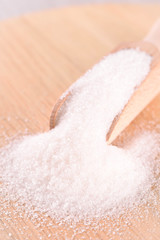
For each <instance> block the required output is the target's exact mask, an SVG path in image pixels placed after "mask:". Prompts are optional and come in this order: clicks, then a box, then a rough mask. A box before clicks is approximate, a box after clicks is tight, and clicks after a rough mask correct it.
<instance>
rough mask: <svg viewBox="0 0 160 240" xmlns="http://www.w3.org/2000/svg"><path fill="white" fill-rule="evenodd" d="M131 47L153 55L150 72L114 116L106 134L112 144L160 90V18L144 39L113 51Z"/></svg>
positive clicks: (57, 106) (60, 102)
mask: <svg viewBox="0 0 160 240" xmlns="http://www.w3.org/2000/svg"><path fill="white" fill-rule="evenodd" d="M129 48H132V49H133V48H139V49H140V50H142V51H145V52H146V53H147V54H149V55H151V56H152V62H151V66H150V72H149V74H148V75H147V77H146V78H145V79H144V80H143V81H142V83H141V84H140V85H139V86H138V87H137V89H135V91H134V93H133V94H132V96H131V98H130V99H129V101H128V103H127V104H126V105H125V106H124V108H123V110H122V111H121V112H120V113H119V114H118V115H117V116H116V117H115V118H114V120H113V122H112V124H111V127H110V129H109V131H108V133H107V135H106V141H107V143H108V144H111V143H112V142H113V141H114V140H115V139H116V138H117V137H118V135H119V134H120V133H121V132H122V131H123V130H124V129H125V128H126V127H127V126H128V125H129V124H130V123H131V122H132V121H133V120H134V119H135V117H136V116H137V115H138V114H139V113H140V112H141V111H142V110H143V109H144V108H145V107H146V106H147V105H148V104H149V103H150V102H151V101H152V100H153V99H154V98H155V97H156V96H157V95H158V93H159V92H160V52H159V50H160V19H159V20H157V21H156V23H155V24H154V25H153V27H152V29H151V30H150V32H149V33H148V34H147V36H146V37H145V38H144V40H143V41H139V42H131V43H123V44H121V45H120V46H118V47H117V48H115V49H114V50H113V51H112V52H111V53H115V52H117V51H119V50H121V49H129ZM69 95H70V93H69V92H68V93H67V94H64V97H61V98H59V99H58V101H57V103H56V104H55V106H54V108H53V111H52V113H51V117H50V129H52V128H54V127H55V125H56V118H57V115H58V112H59V110H60V108H61V106H62V105H63V103H64V102H65V101H66V100H67V98H68V96H69Z"/></svg>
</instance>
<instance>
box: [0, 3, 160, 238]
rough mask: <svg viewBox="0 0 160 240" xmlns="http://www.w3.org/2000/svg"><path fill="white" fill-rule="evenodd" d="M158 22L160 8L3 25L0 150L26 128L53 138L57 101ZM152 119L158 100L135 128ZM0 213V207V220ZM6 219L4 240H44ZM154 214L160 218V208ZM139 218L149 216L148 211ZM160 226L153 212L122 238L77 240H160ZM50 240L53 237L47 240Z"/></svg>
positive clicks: (54, 13)
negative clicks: (51, 125) (6, 139)
mask: <svg viewBox="0 0 160 240" xmlns="http://www.w3.org/2000/svg"><path fill="white" fill-rule="evenodd" d="M158 17H160V5H150V6H148V5H145V6H144V5H143V6H139V5H130V6H129V5H124V4H123V5H112V4H108V5H107V4H106V5H95V6H92V5H88V6H85V7H70V8H66V9H65V8H64V9H58V10H50V11H47V12H45V11H44V12H41V13H38V14H30V15H26V16H23V17H21V18H17V19H15V20H12V19H11V20H7V21H2V22H1V23H0V136H2V139H1V144H2V145H4V138H3V136H5V135H7V136H8V135H10V136H11V135H14V134H16V133H17V132H19V131H22V132H25V130H26V128H27V129H28V130H29V132H30V133H35V132H39V131H43V130H48V129H49V116H50V113H51V110H52V107H53V104H54V103H55V100H56V99H57V98H58V96H59V95H60V94H62V92H63V91H64V90H65V89H66V88H67V87H68V86H70V84H71V83H73V82H74V81H75V80H76V79H77V78H78V77H79V76H80V75H82V74H83V73H84V72H85V71H86V70H87V69H89V68H90V67H91V66H93V64H95V63H96V62H98V61H99V60H100V59H101V58H102V57H103V56H104V55H106V54H107V53H108V52H109V51H110V50H111V49H113V48H114V47H115V46H117V45H118V44H119V43H121V42H123V41H136V40H140V39H142V38H143V37H144V36H145V34H146V33H147V31H148V30H149V29H150V27H151V26H152V24H153V22H154V21H155V20H156V19H157V18H158ZM151 112H152V114H151ZM153 119H158V121H159V120H160V95H159V96H158V97H157V98H156V99H155V100H154V101H153V102H152V103H151V104H150V105H149V107H148V108H146V109H145V111H143V112H142V113H141V114H140V115H139V117H138V118H137V119H136V120H135V121H134V123H133V124H132V125H131V126H132V127H133V126H134V124H137V125H140V124H141V123H143V124H144V125H145V121H147V122H148V121H152V120H153ZM127 133H128V132H127ZM0 200H1V199H0ZM2 202H3V199H2ZM2 208H3V204H0V214H1V213H3V211H2ZM6 211H7V209H6ZM8 211H9V212H10V213H11V219H10V220H8V221H6V219H7V217H8V216H6V215H5V214H2V216H0V240H26V239H27V237H26V235H27V234H32V235H31V236H30V237H29V240H40V238H39V235H38V231H37V229H35V226H34V224H33V223H32V222H31V221H30V220H27V219H26V218H25V217H20V218H19V217H17V216H15V215H13V214H12V208H11V207H10V208H9V209H8ZM156 212H157V213H159V214H160V207H159V206H157V209H156ZM142 215H143V216H145V212H143V209H142ZM159 216H160V215H159ZM15 218H16V219H15ZM113 224H114V223H113ZM122 224H123V223H122ZM159 224H160V219H159V218H158V215H156V216H155V215H154V212H153V211H152V210H149V215H147V218H146V219H145V217H144V218H142V219H141V220H139V221H137V220H136V219H134V218H133V219H132V221H131V222H130V225H129V226H127V228H125V231H124V234H123V237H122V238H121V237H120V236H118V235H116V234H114V235H113V234H112V233H113V232H114V225H113V229H112V230H113V231H112V232H109V229H106V231H105V232H104V231H99V232H96V233H95V234H94V233H93V231H90V230H88V231H87V232H84V233H83V234H81V235H77V236H75V238H74V240H80V239H86V240H89V239H90V240H95V239H96V240H102V239H103V240H111V239H112V240H120V239H123V240H159V239H160V225H159ZM26 227H27V230H26ZM22 228H23V231H24V233H23V234H22ZM2 229H3V230H2ZM42 230H43V231H42V232H41V233H42V235H43V239H45V240H47V239H51V240H57V239H61V240H64V239H65V237H64V234H67V235H68V239H69V240H70V239H71V238H70V237H69V234H70V232H69V231H68V229H59V230H56V232H55V230H54V227H49V228H48V227H45V228H43V229H42ZM49 234H52V236H54V237H51V238H50V237H48V236H49ZM55 234H57V235H58V237H56V236H57V235H55Z"/></svg>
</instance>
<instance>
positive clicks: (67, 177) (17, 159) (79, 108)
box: [0, 49, 159, 221]
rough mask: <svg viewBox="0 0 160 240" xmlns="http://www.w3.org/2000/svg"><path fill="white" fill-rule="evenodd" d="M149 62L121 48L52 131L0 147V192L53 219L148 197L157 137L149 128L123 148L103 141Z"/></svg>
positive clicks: (95, 213) (82, 84)
mask: <svg viewBox="0 0 160 240" xmlns="http://www.w3.org/2000/svg"><path fill="white" fill-rule="evenodd" d="M151 61H152V58H151V56H149V55H147V54H146V53H145V52H142V51H140V50H139V49H136V50H135V49H125V50H120V51H119V52H117V53H112V54H110V55H108V56H107V57H105V58H104V59H103V60H102V61H101V62H100V63H99V64H97V65H95V66H94V67H93V68H92V69H91V70H90V71H88V72H87V73H86V74H85V75H84V76H82V77H81V78H80V79H79V80H78V81H77V82H76V83H74V84H73V85H72V86H71V88H70V89H69V91H70V92H71V94H70V96H69V97H68V99H67V101H66V102H65V104H64V105H63V106H62V108H61V109H60V112H59V114H58V117H57V123H56V127H55V128H54V129H53V130H51V131H49V132H46V133H41V134H37V135H31V136H25V137H23V138H21V139H17V140H15V141H13V142H11V143H10V144H8V145H7V146H6V147H4V148H3V149H1V153H0V177H1V182H2V183H3V184H2V185H1V191H2V194H3V195H4V196H6V198H9V199H10V200H13V201H17V202H18V203H19V204H25V209H26V210H27V211H28V212H29V211H33V207H34V210H35V211H39V212H42V213H43V212H45V214H47V215H48V216H50V217H52V218H54V219H55V220H56V221H59V220H61V219H64V220H65V221H68V220H72V219H73V220H74V221H79V220H81V219H85V218H103V217H105V216H108V215H110V216H112V215H119V214H121V213H122V212H123V211H124V210H125V209H130V208H131V207H132V206H133V205H135V204H137V205H138V204H140V202H141V201H142V199H143V201H144V199H145V197H144V196H145V195H147V193H148V192H149V190H150V188H151V187H152V184H153V182H154V180H155V178H154V169H155V168H156V167H157V166H156V165H157V162H158V160H155V159H156V157H157V156H158V150H159V142H158V139H159V135H158V134H153V133H149V132H145V133H143V134H141V135H139V136H137V137H135V138H134V139H133V141H132V142H131V143H130V144H126V145H125V146H124V147H123V148H120V147H117V146H109V145H107V144H106V141H105V139H106V133H107V131H108V130H109V127H110V125H111V123H112V121H113V119H114V117H115V116H116V115H117V114H118V113H119V112H120V111H121V110H122V109H123V107H124V106H125V104H126V103H127V102H128V100H129V98H130V96H131V95H132V93H133V92H134V90H135V88H136V87H137V86H138V85H139V84H140V83H141V82H142V81H143V80H144V79H145V77H146V76H147V74H148V72H149V71H150V64H151ZM65 94H67V92H66V93H65ZM146 146H147V147H146ZM157 169H158V167H157ZM157 171H158V170H157Z"/></svg>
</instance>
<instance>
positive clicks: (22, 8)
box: [0, 0, 159, 20]
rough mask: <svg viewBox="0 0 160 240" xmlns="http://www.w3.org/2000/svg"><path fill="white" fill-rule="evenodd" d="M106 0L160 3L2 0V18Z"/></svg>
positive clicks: (0, 12) (152, 0) (89, 0)
mask: <svg viewBox="0 0 160 240" xmlns="http://www.w3.org/2000/svg"><path fill="white" fill-rule="evenodd" d="M105 2H106V3H107V2H112V3H113V2H115V3H121V2H122V3H124V2H126V3H153V2H154V3H158V2H159V0H0V20H1V19H6V18H9V17H14V16H18V15H21V14H24V13H28V12H33V11H38V10H44V9H46V8H53V7H60V6H68V5H76V4H86V3H105Z"/></svg>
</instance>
